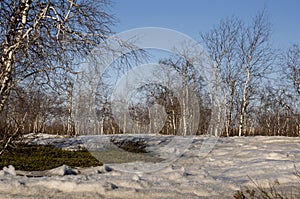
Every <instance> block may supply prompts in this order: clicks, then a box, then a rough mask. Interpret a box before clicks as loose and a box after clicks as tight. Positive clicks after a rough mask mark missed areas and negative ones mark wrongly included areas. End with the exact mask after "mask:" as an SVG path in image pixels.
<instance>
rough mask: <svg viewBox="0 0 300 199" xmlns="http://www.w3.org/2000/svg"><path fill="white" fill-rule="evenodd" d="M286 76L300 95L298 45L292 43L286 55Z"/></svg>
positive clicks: (299, 55)
mask: <svg viewBox="0 0 300 199" xmlns="http://www.w3.org/2000/svg"><path fill="white" fill-rule="evenodd" d="M286 62H287V63H286V68H285V70H286V76H287V78H288V80H289V81H290V82H291V83H292V85H293V87H294V89H295V91H296V93H297V94H298V96H300V46H299V45H296V44H294V45H293V46H292V47H291V48H290V49H289V50H288V52H287V55H286Z"/></svg>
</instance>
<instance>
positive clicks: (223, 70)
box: [0, 12, 300, 140]
mask: <svg viewBox="0 0 300 199" xmlns="http://www.w3.org/2000/svg"><path fill="white" fill-rule="evenodd" d="M86 22H88V21H86ZM87 24H88V23H87ZM89 28H93V27H90V26H89ZM270 36H271V29H270V25H269V23H268V21H267V19H266V17H265V16H264V12H262V13H259V14H258V15H256V16H255V17H254V18H253V21H252V22H250V23H249V24H246V23H244V22H243V21H241V20H239V19H238V18H228V19H225V20H222V21H221V22H220V24H218V25H217V26H215V27H214V28H213V29H212V30H210V31H209V32H207V33H203V34H201V38H202V40H201V41H200V43H201V44H203V46H204V49H205V51H206V53H207V56H209V58H210V59H211V64H210V65H209V67H211V69H210V70H211V71H213V77H214V79H213V81H212V85H213V86H212V87H210V88H209V89H207V82H206V80H205V76H204V74H202V73H201V71H198V70H197V69H196V67H195V65H196V64H197V63H199V62H201V60H199V59H201V58H200V57H198V58H197V57H192V55H191V54H189V53H188V52H189V51H187V52H184V53H182V54H180V55H178V56H171V57H166V58H164V59H162V60H161V61H160V64H163V65H165V66H168V67H169V68H170V69H172V70H174V71H176V72H177V74H178V75H179V77H180V78H179V79H178V76H176V78H175V76H173V73H170V72H169V71H165V70H159V71H156V73H155V74H153V75H154V76H155V77H156V78H167V79H168V83H169V86H168V85H167V86H163V85H157V84H147V85H144V86H142V87H140V88H138V90H137V91H136V93H134V94H133V96H132V99H131V101H129V103H128V107H127V108H128V111H127V112H126V113H124V112H122V110H121V109H122V108H120V110H119V111H120V112H118V110H114V108H116V107H115V105H114V103H116V102H112V101H110V99H111V98H110V97H111V95H110V94H109V93H110V92H112V90H111V89H112V87H109V86H108V85H106V82H105V81H104V80H102V79H101V80H98V83H97V84H96V85H93V84H89V82H90V80H91V79H93V78H92V76H89V74H92V75H93V76H94V78H96V79H97V78H99V74H100V73H99V74H97V73H95V71H90V73H87V76H85V77H83V76H81V74H79V73H75V72H73V71H71V72H70V68H69V67H67V68H65V69H61V68H59V69H52V68H51V69H49V71H50V70H55V71H56V73H55V74H52V73H51V75H49V74H48V73H39V75H38V76H32V78H27V79H26V81H21V82H20V83H18V84H17V85H16V86H14V87H11V90H10V92H9V93H10V94H9V96H7V100H5V101H6V103H5V104H2V105H1V106H2V108H1V109H2V110H1V111H0V132H2V133H1V140H7V139H8V137H11V136H12V135H15V134H16V135H17V134H26V133H50V134H62V135H69V136H72V135H81V134H86V133H88V134H119V133H141V131H144V132H143V133H149V132H152V133H160V134H172V135H178V134H184V135H186V134H189V133H188V132H191V131H193V130H195V129H196V134H197V135H203V134H207V133H208V131H209V128H210V125H220V124H216V123H212V121H213V119H214V118H215V117H220V118H222V119H219V120H217V121H218V122H220V123H222V124H221V126H222V129H221V131H220V132H218V133H219V135H221V136H250V135H251V136H252V135H267V136H300V107H299V105H300V100H299V98H300V85H299V84H300V83H299V81H300V46H299V45H296V44H295V45H292V46H291V47H290V48H289V49H288V50H287V51H282V50H277V49H274V48H273V47H272V43H271V40H270ZM72 39H74V38H73V37H72ZM71 42H73V40H72V41H71ZM82 45H83V44H82ZM79 47H80V46H74V49H73V50H74V51H76V50H77V48H79ZM61 49H65V47H62V48H61ZM64 53H65V52H64ZM65 55H67V53H65ZM55 56H56V55H52V58H53V59H55ZM133 57H135V56H133ZM50 58H51V57H50ZM50 58H49V57H48V58H47V59H49V60H50ZM135 58H136V57H135ZM20 59H21V57H20ZM62 59H63V57H62ZM25 61H26V60H25ZM70 63H71V62H70ZM70 63H69V64H70ZM19 64H21V63H19ZM122 64H124V62H122ZM122 64H121V65H120V66H121V67H120V66H119V67H116V68H117V69H118V70H119V71H123V74H124V73H126V72H128V71H129V69H126V70H127V71H126V70H125V69H124V68H125V67H127V65H126V66H125V65H122ZM29 68H30V67H29ZM41 70H42V69H41ZM124 70H125V72H124ZM33 71H34V72H36V71H37V70H36V69H35V70H33ZM15 72H16V73H15V74H16V75H17V72H20V71H15ZM114 78H116V76H112V79H114ZM50 79H51V80H50ZM52 79H54V80H55V81H52ZM78 80H79V81H81V82H82V84H79V87H77V88H74V85H75V82H76V81H77V82H78ZM179 81H180V82H181V84H178V82H179ZM90 86H92V87H90ZM87 87H89V89H88V88H87ZM3 88H6V87H3ZM170 88H173V89H170ZM174 88H175V90H174ZM176 93H179V94H176ZM211 96H214V97H213V98H212V97H211ZM162 107H164V108H162ZM214 107H216V110H215V111H213V109H214ZM113 110H114V111H113ZM116 116H117V117H118V118H119V119H117V118H116ZM129 120H132V121H134V123H130V122H128V121H129ZM145 126H146V127H147V128H146V127H145ZM128 129H129V130H130V131H128ZM179 132H180V133H179Z"/></svg>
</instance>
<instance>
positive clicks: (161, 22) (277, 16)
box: [112, 0, 300, 49]
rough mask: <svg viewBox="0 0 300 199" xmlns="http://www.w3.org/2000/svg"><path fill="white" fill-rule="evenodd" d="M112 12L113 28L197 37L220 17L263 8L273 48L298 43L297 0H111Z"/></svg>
mask: <svg viewBox="0 0 300 199" xmlns="http://www.w3.org/2000/svg"><path fill="white" fill-rule="evenodd" d="M112 1H113V8H112V12H113V13H114V15H115V17H116V18H117V19H118V20H119V22H118V23H117V24H116V26H115V27H114V28H113V30H114V31H115V32H117V33H118V32H121V31H125V30H128V29H132V28H140V27H148V26H155V27H163V28H171V29H174V30H177V31H180V32H182V33H184V34H187V35H189V36H191V37H192V38H194V39H196V40H199V38H200V36H199V32H207V31H209V30H210V29H211V28H212V27H213V26H216V25H218V23H219V22H220V20H221V19H224V18H226V17H231V16H236V17H239V18H241V19H242V20H244V21H245V22H246V23H247V22H250V20H251V18H252V17H253V16H255V14H256V13H257V12H259V11H261V10H263V9H264V8H265V9H266V13H267V16H268V18H269V21H270V22H271V24H272V41H273V43H274V47H275V48H281V49H285V48H287V47H289V46H290V45H292V44H294V43H297V44H300V1H299V0H285V1H284V0H185V1H184V0H112Z"/></svg>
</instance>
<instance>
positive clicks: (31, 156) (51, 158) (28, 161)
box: [0, 144, 103, 171]
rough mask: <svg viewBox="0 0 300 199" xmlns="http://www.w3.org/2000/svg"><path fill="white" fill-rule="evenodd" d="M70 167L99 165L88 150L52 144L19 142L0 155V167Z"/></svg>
mask: <svg viewBox="0 0 300 199" xmlns="http://www.w3.org/2000/svg"><path fill="white" fill-rule="evenodd" d="M64 164H65V165H68V166H70V167H91V166H101V165H103V163H102V162H100V161H99V160H97V159H96V158H95V157H94V156H92V155H91V154H90V152H89V151H86V150H82V151H66V150H62V149H60V148H57V147H54V146H49V145H46V146H44V145H43V146H39V145H24V144H19V145H17V146H15V147H13V148H9V149H8V150H7V151H5V153H4V154H2V155H1V156H0V168H1V169H2V168H3V167H4V166H8V165H13V166H14V167H15V169H17V170H25V171H42V170H48V169H53V168H55V167H59V166H62V165H64Z"/></svg>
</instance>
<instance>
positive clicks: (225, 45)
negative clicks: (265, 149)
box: [201, 18, 242, 136]
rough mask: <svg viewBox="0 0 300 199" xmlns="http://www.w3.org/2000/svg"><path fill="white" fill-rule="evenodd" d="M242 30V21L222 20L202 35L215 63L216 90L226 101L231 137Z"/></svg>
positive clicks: (227, 125) (228, 128) (239, 69)
mask: <svg viewBox="0 0 300 199" xmlns="http://www.w3.org/2000/svg"><path fill="white" fill-rule="evenodd" d="M241 28H242V24H241V21H240V20H238V19H236V18H230V19H226V20H222V21H221V22H220V24H219V25H218V26H217V27H215V28H213V29H212V30H211V31H210V32H209V33H206V34H202V35H201V37H202V40H203V42H204V44H205V46H206V47H207V51H208V53H209V55H210V57H211V59H212V61H213V67H214V71H215V89H216V90H219V87H221V90H222V91H223V92H224V95H225V97H224V98H225V100H226V103H225V104H226V122H225V132H226V135H227V136H229V134H230V130H231V129H232V128H233V125H232V117H233V111H234V99H235V97H236V92H237V83H238V80H239V79H238V78H240V73H241V68H240V66H239V65H237V62H238V57H237V48H238V37H239V35H240V32H241Z"/></svg>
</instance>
